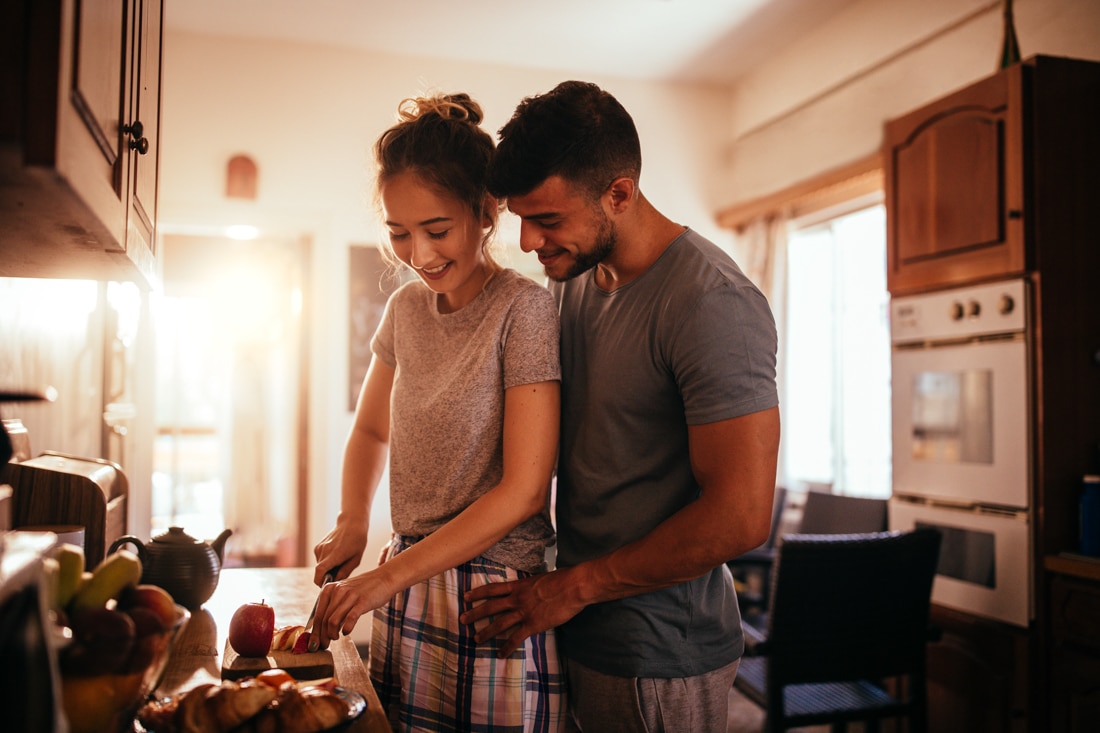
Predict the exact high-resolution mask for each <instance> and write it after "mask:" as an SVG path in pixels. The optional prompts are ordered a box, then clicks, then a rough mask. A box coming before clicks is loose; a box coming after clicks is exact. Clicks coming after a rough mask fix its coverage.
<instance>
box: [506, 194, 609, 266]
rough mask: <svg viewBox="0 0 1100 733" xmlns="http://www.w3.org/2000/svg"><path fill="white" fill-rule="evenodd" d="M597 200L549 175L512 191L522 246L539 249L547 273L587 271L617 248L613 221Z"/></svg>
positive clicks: (510, 207)
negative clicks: (531, 187) (531, 186)
mask: <svg viewBox="0 0 1100 733" xmlns="http://www.w3.org/2000/svg"><path fill="white" fill-rule="evenodd" d="M601 202H602V199H601V200H596V201H593V200H592V199H591V198H589V197H588V196H585V194H584V192H583V191H582V190H580V189H578V188H577V187H576V186H574V185H573V184H571V183H568V182H567V181H565V180H564V179H562V178H561V177H559V176H550V177H549V178H547V179H546V180H545V181H543V182H542V183H541V184H539V185H538V186H537V187H536V188H535V189H534V190H533V191H531V192H530V193H526V194H524V195H522V196H510V197H509V198H508V210H509V211H511V212H512V213H513V214H515V215H516V216H518V217H519V218H520V236H519V245H520V248H521V249H522V250H523V251H524V252H534V253H535V254H537V255H538V258H539V262H540V263H542V266H543V268H544V269H545V270H546V276H547V277H548V278H550V279H551V280H557V281H559V282H562V281H565V280H570V279H572V278H574V277H576V276H577V275H580V274H581V273H582V272H585V271H587V270H591V269H592V268H593V267H595V266H596V265H598V264H599V263H600V262H602V261H603V260H604V259H606V258H607V257H608V256H609V255H610V254H611V253H612V252H613V251H614V250H615V242H616V233H615V225H614V224H613V223H612V221H611V220H610V219H609V218H608V216H607V213H606V212H605V211H604V210H603V208H602V203H601Z"/></svg>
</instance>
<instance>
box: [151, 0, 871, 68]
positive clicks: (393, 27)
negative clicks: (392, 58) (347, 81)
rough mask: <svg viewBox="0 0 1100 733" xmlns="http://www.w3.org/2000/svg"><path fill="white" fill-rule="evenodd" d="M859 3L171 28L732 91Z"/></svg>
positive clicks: (359, 13)
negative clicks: (762, 65) (748, 73)
mask: <svg viewBox="0 0 1100 733" xmlns="http://www.w3.org/2000/svg"><path fill="white" fill-rule="evenodd" d="M852 2H854V0H381V1H378V0H181V1H179V2H170V3H167V4H166V5H167V7H166V10H165V23H166V25H167V27H168V28H169V29H172V30H186V31H192V32H201V33H212V34H217V35H226V36H240V37H246V38H269V39H278V40H286V41H301V42H306V43H323V44H326V45H334V46H345V47H351V48H360V49H366V50H371V51H378V52H383V53H391V54H406V55H415V56H429V57H436V58H443V59H451V60H458V61H467V62H483V63H489V64H503V65H508V66H518V67H525V68H536V69H550V70H555V71H568V72H572V73H577V74H582V73H590V74H600V75H609V76H619V77H625V78H631V79H643V80H651V81H677V82H692V83H712V84H722V85H728V84H731V83H733V82H734V81H736V80H737V78H738V77H739V76H740V75H742V74H744V73H745V72H746V71H748V70H749V69H751V68H752V67H753V66H755V65H756V64H758V63H760V62H761V61H763V60H765V59H766V58H767V57H768V56H769V55H770V54H773V53H775V52H776V51H777V50H779V49H781V48H782V47H783V46H785V45H788V44H790V43H793V42H795V41H796V40H797V39H798V38H799V37H800V36H802V35H805V34H807V33H809V32H811V31H812V30H813V29H815V28H816V27H818V26H819V25H820V24H821V23H822V22H823V21H824V20H825V19H826V18H828V17H829V16H831V15H835V14H836V13H837V12H838V11H839V10H841V9H842V8H844V7H845V6H847V5H850V4H851V3H852Z"/></svg>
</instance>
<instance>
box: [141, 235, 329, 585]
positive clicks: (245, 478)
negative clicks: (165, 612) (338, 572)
mask: <svg viewBox="0 0 1100 733" xmlns="http://www.w3.org/2000/svg"><path fill="white" fill-rule="evenodd" d="M162 252H163V262H164V269H163V281H164V289H163V294H162V295H161V296H160V297H159V298H158V300H157V301H156V304H155V309H156V313H155V316H154V317H155V319H156V323H157V329H156V390H157V399H156V404H157V409H156V432H155V440H154V457H153V492H152V493H153V507H152V531H153V535H154V536H155V535H157V534H159V533H161V532H163V531H165V530H166V529H167V528H168V527H169V526H179V527H183V529H184V530H185V531H186V532H187V533H188V534H190V535H191V536H193V537H196V538H198V539H210V538H213V537H215V536H217V535H218V534H219V533H220V532H221V531H222V529H225V528H228V529H231V530H232V531H233V534H232V535H231V536H230V538H229V541H228V542H227V543H226V550H225V559H224V563H223V564H224V565H225V566H227V567H233V566H252V567H262V566H296V565H304V564H305V561H306V547H305V541H306V537H305V531H304V530H305V528H306V527H308V521H307V520H308V517H307V509H308V503H307V476H308V453H307V446H308V429H307V426H308V412H309V411H308V389H307V385H308V379H309V374H308V366H309V364H308V358H307V349H306V348H305V345H304V344H305V342H304V330H303V329H304V324H305V323H306V322H307V313H306V308H307V303H308V302H309V299H308V293H307V284H308V282H309V272H308V269H309V261H310V259H309V253H310V242H309V240H308V239H294V238H277V237H276V238H270V237H269V238H262V239H254V240H247V241H240V240H233V239H229V238H225V237H203V236H193V235H184V234H170V235H166V236H165V237H164V242H163V250H162Z"/></svg>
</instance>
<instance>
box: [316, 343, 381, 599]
mask: <svg viewBox="0 0 1100 733" xmlns="http://www.w3.org/2000/svg"><path fill="white" fill-rule="evenodd" d="M393 376H394V370H393V368H392V367H390V366H389V365H387V364H385V363H384V362H382V361H380V360H379V359H378V357H372V358H371V361H370V366H369V367H368V368H367V376H366V378H365V379H364V380H363V387H362V389H361V390H360V391H359V401H358V402H357V403H356V405H355V421H354V422H353V423H352V427H351V432H350V433H349V434H348V439H347V443H346V444H345V445H344V463H343V469H342V473H341V478H340V514H339V515H338V516H337V517H336V526H335V527H333V529H332V530H331V531H330V532H329V533H328V534H327V535H325V538H324V539H323V540H321V541H320V542H319V543H317V546H316V547H315V548H314V549H313V555H314V557H315V558H316V559H317V566H316V568H314V571H313V576H314V577H313V581H314V582H315V583H316V584H317V585H320V584H321V580H322V578H324V576H325V573H327V572H328V571H329V570H332V569H333V568H337V573H336V578H337V580H340V579H343V578H346V577H348V576H349V575H351V572H352V570H354V569H355V568H356V567H358V566H359V563H360V562H361V561H362V559H363V550H364V549H365V548H366V546H367V533H368V531H369V530H370V510H371V504H372V503H374V494H375V491H376V490H377V489H378V483H379V481H380V480H381V479H382V473H383V472H384V471H385V468H386V456H387V453H388V450H389V441H390V391H391V390H392V388H393Z"/></svg>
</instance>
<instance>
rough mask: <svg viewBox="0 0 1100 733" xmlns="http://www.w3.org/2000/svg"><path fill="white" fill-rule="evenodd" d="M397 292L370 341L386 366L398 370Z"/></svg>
mask: <svg viewBox="0 0 1100 733" xmlns="http://www.w3.org/2000/svg"><path fill="white" fill-rule="evenodd" d="M397 297H398V295H397V292H395V293H394V294H393V295H391V296H390V297H389V299H388V300H387V301H386V309H385V310H384V311H383V312H382V318H381V320H379V322H378V328H377V329H375V331H374V336H372V337H371V340H370V350H371V351H372V352H373V353H374V355H375V356H377V357H378V358H379V360H381V361H382V363H384V364H385V365H386V366H388V367H391V368H394V369H396V368H397V357H396V356H395V355H394V351H393V328H394V311H395V310H396V301H397Z"/></svg>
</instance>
